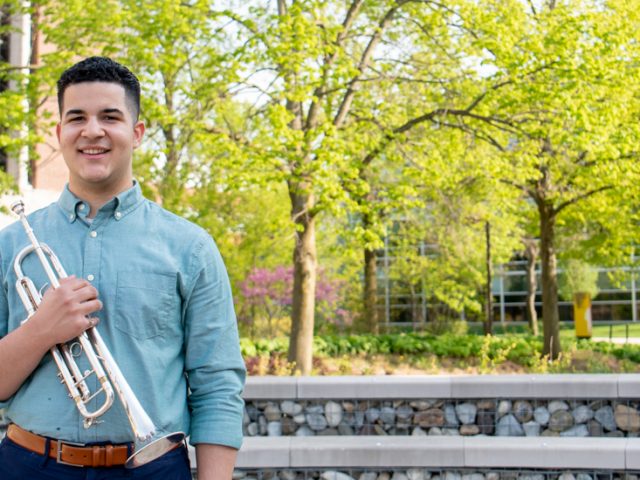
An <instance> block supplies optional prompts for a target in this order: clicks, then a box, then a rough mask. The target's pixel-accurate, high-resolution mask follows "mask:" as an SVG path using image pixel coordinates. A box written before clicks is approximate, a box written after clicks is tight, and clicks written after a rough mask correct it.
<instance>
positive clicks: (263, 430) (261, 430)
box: [258, 415, 267, 436]
mask: <svg viewBox="0 0 640 480" xmlns="http://www.w3.org/2000/svg"><path fill="white" fill-rule="evenodd" d="M266 434H267V419H266V418H264V416H263V415H260V417H258V435H260V436H262V435H266Z"/></svg>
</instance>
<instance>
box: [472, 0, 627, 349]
mask: <svg viewBox="0 0 640 480" xmlns="http://www.w3.org/2000/svg"><path fill="white" fill-rule="evenodd" d="M465 15H466V16H467V18H470V19H472V20H470V21H471V22H472V23H474V24H476V25H477V27H476V31H477V32H479V35H478V39H479V41H480V42H481V44H482V45H483V46H484V48H485V49H486V52H487V53H486V56H487V58H488V61H490V62H491V64H492V65H493V66H494V68H495V69H496V73H495V75H503V76H506V77H507V78H514V77H515V76H520V75H521V72H522V70H523V69H527V70H529V71H531V70H533V71H535V72H536V73H535V75H531V76H529V77H528V81H526V82H513V81H512V82H510V83H509V85H508V86H507V87H506V88H503V89H500V91H499V92H495V93H496V94H495V96H494V98H493V99H492V100H493V101H495V103H493V104H491V107H490V108H492V109H493V111H500V112H501V115H502V120H503V130H504V131H505V134H504V135H503V137H502V148H503V150H504V151H503V154H502V155H500V157H499V158H501V159H502V166H501V168H500V177H501V178H502V180H503V181H504V182H505V183H507V184H509V185H511V186H513V187H515V188H516V189H518V190H519V191H521V192H522V193H523V195H524V196H525V197H526V198H527V199H528V200H529V201H530V202H531V203H532V204H533V205H535V208H536V211H537V221H538V231H539V238H540V258H541V266H542V279H541V280H542V300H543V313H542V317H543V325H544V352H545V354H548V355H550V356H551V357H554V358H555V357H557V355H558V354H559V352H560V339H559V328H558V325H559V314H558V292H557V290H558V288H557V268H556V264H557V255H558V252H557V248H558V233H559V231H561V227H562V226H563V225H564V223H565V220H566V218H568V217H569V216H571V215H578V216H580V215H581V216H582V217H583V218H587V217H588V216H589V214H587V213H585V210H584V208H583V207H587V206H591V207H593V206H594V205H599V207H597V208H595V209H593V210H592V211H591V212H590V215H593V216H594V217H595V218H598V219H599V221H600V222H603V223H607V221H606V219H603V218H601V217H599V213H601V212H604V211H609V212H612V211H615V210H616V209H621V211H625V208H624V206H623V205H622V203H621V202H622V201H623V195H626V193H623V192H625V191H626V192H628V191H633V190H635V189H636V187H635V185H637V184H638V176H637V175H638V167H637V165H636V162H637V143H636V140H635V139H637V123H638V122H637V119H638V90H637V85H638V75H639V70H638V68H637V65H638V44H637V41H636V38H635V37H636V35H635V28H636V25H637V24H638V10H637V8H635V6H632V5H631V4H630V3H629V2H624V1H615V0H612V1H609V2H595V1H594V2H591V1H583V2H549V4H545V5H542V6H540V8H536V6H535V4H534V3H533V2H531V3H529V4H525V3H523V2H517V1H512V2H493V3H488V4H483V5H482V8H473V9H470V10H469V11H468V12H466V13H465ZM491 21H493V22H495V23H493V25H492V26H491ZM572 212H573V213H572ZM577 212H581V213H577ZM616 215H618V214H616ZM630 218H633V217H630ZM618 220H619V221H618V223H617V225H618V227H622V225H623V223H624V221H626V220H629V218H626V219H618ZM623 220H624V221H623ZM585 225H586V223H585V222H583V226H585ZM635 228H636V227H635V225H632V224H629V223H626V228H625V230H626V231H630V230H631V231H633V230H634V229H635ZM615 237H616V238H617V239H620V238H621V237H622V236H621V235H616V236H615ZM627 238H628V237H627ZM592 239H594V238H593V237H592ZM594 245H595V243H592V246H594ZM616 246H617V248H620V249H623V250H624V249H625V246H624V244H619V243H618V244H617V245H616ZM609 248H611V245H610V247H609Z"/></svg>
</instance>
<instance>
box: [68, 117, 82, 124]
mask: <svg viewBox="0 0 640 480" xmlns="http://www.w3.org/2000/svg"><path fill="white" fill-rule="evenodd" d="M83 118H84V117H69V119H68V121H69V123H77V122H80V121H82V120H83Z"/></svg>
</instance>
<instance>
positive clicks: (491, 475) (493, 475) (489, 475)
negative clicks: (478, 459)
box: [484, 472, 500, 480]
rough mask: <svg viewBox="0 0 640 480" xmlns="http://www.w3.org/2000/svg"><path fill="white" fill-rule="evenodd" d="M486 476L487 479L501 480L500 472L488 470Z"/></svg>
mask: <svg viewBox="0 0 640 480" xmlns="http://www.w3.org/2000/svg"><path fill="white" fill-rule="evenodd" d="M484 478H485V480H500V474H499V473H498V472H487V474H486V475H485V476H484Z"/></svg>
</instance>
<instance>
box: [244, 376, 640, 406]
mask: <svg viewBox="0 0 640 480" xmlns="http://www.w3.org/2000/svg"><path fill="white" fill-rule="evenodd" d="M639 397H640V375H638V374H620V375H605V374H602V375H597V374H595V375H592V374H584V375H581V374H567V375H474V376H471V375H463V376H437V375H405V376H401V375H398V376H395V375H394V376H391V375H390V376H359V377H356V376H345V377H249V378H248V379H247V385H246V387H245V392H244V398H245V399H246V400H285V399H289V400H303V399H392V398H393V399H396V398H402V399H409V400H410V399H417V398H421V399H428V398H431V399H433V398H439V399H450V398H460V399H466V398H528V399H534V398H544V399H549V398H558V399H572V398H576V399H589V398H607V399H612V398H639Z"/></svg>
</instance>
